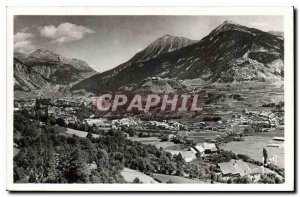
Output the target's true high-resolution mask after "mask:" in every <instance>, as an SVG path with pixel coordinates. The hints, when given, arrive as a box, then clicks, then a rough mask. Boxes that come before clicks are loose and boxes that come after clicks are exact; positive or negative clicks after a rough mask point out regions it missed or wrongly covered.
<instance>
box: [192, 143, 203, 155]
mask: <svg viewBox="0 0 300 197" xmlns="http://www.w3.org/2000/svg"><path fill="white" fill-rule="evenodd" d="M194 149H195V150H196V151H197V152H198V153H199V154H200V157H204V155H205V149H204V148H203V146H201V145H196V146H195V147H194Z"/></svg>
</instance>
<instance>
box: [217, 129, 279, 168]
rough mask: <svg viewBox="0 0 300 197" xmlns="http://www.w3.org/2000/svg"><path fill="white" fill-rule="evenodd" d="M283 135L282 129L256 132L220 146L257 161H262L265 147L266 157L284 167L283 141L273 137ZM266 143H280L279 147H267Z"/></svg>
mask: <svg viewBox="0 0 300 197" xmlns="http://www.w3.org/2000/svg"><path fill="white" fill-rule="evenodd" d="M275 136H278V137H283V136H284V135H283V131H281V130H275V131H271V132H268V133H258V134H257V135H254V136H247V137H245V139H244V141H239V142H237V141H233V142H230V143H227V144H225V145H223V146H221V147H222V148H223V149H225V150H231V151H232V152H234V153H236V154H245V155H248V156H249V157H251V158H252V159H255V160H257V161H261V162H262V161H263V148H266V150H267V152H268V157H269V158H272V157H274V159H275V164H276V165H278V166H279V167H282V168H284V146H283V144H284V143H283V142H278V141H274V140H273V137H275ZM268 144H280V147H267V145H268Z"/></svg>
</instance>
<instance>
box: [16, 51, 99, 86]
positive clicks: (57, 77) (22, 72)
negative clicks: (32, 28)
mask: <svg viewBox="0 0 300 197" xmlns="http://www.w3.org/2000/svg"><path fill="white" fill-rule="evenodd" d="M96 73H97V72H96V71H95V70H93V69H92V68H90V67H89V66H88V64H87V63H86V62H84V61H82V60H79V59H69V58H66V57H63V56H61V55H59V54H56V53H54V52H52V51H49V50H47V49H44V48H40V49H37V50H35V51H33V52H32V53H30V54H28V55H26V54H22V53H14V80H15V86H14V90H15V91H25V92H31V91H38V90H41V91H42V90H43V89H47V88H49V89H55V88H56V89H57V88H64V87H70V86H71V85H72V84H74V83H76V82H78V81H80V80H82V79H85V78H87V77H90V76H92V75H94V74H96Z"/></svg>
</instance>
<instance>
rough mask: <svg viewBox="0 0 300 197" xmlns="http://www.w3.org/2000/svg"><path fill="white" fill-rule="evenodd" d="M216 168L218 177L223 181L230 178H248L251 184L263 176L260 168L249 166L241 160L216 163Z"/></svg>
mask: <svg viewBox="0 0 300 197" xmlns="http://www.w3.org/2000/svg"><path fill="white" fill-rule="evenodd" d="M217 167H219V169H220V171H221V174H220V175H221V176H222V180H224V181H227V180H228V179H230V178H235V177H244V176H248V177H249V178H251V179H252V180H253V182H256V181H258V180H259V179H260V176H261V174H263V169H262V167H261V166H256V165H251V164H249V163H247V162H244V161H243V160H235V159H231V160H230V161H229V162H222V163H218V164H217Z"/></svg>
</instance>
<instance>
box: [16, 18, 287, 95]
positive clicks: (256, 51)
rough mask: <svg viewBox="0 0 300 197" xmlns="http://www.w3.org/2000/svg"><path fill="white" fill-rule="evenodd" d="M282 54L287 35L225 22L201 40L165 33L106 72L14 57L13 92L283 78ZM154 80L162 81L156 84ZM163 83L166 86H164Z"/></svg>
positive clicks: (43, 53)
mask: <svg viewBox="0 0 300 197" xmlns="http://www.w3.org/2000/svg"><path fill="white" fill-rule="evenodd" d="M283 53H284V40H283V33H281V32H263V31H260V30H258V29H254V28H249V27H245V26H242V25H238V24H235V23H232V22H229V21H225V22H224V23H222V24H221V25H219V26H218V27H217V28H216V29H214V30H213V31H211V32H210V33H209V34H208V35H207V36H206V37H204V38H203V39H201V40H199V41H195V40H190V39H188V38H183V37H176V36H171V35H164V36H162V37H160V38H158V39H157V40H155V41H154V42H152V43H151V44H150V45H149V46H147V47H146V48H145V49H144V50H142V51H140V52H138V53H137V54H136V55H134V56H133V57H132V58H131V59H130V60H128V61H127V62H125V63H123V64H121V65H119V66H117V67H115V68H113V69H111V70H109V71H106V72H103V73H97V72H96V71H95V70H93V69H92V68H90V67H89V66H88V64H87V63H86V62H84V61H82V60H78V59H72V58H66V57H63V56H62V55H59V54H56V53H54V52H51V51H49V50H47V49H43V48H41V49H37V50H36V51H33V52H32V53H30V54H29V55H25V54H22V53H15V54H14V78H15V86H14V88H15V91H18V92H29V93H30V92H35V93H36V91H37V92H40V91H42V90H44V92H45V91H50V90H51V91H54V92H63V91H66V90H69V89H70V90H79V89H84V90H86V91H88V92H93V93H96V94H99V93H104V92H107V91H117V90H124V89H126V88H127V87H136V88H137V89H138V90H141V91H142V90H143V89H146V90H155V91H157V92H160V91H164V90H170V91H173V90H176V89H178V88H179V89H182V85H181V84H178V83H179V81H182V80H187V79H199V80H198V81H201V82H205V83H213V82H220V83H222V82H228V83H230V82H234V81H249V80H250V81H268V80H271V81H272V80H282V79H283V77H284V73H283V67H284V54H283ZM153 77H157V78H159V81H151V78H153ZM166 78H169V79H170V80H168V79H166ZM164 79H166V80H164ZM162 84H164V86H165V87H162V88H161V87H159V86H161V85H162ZM152 85H153V86H155V87H150V86H152ZM173 86H174V87H173Z"/></svg>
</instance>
